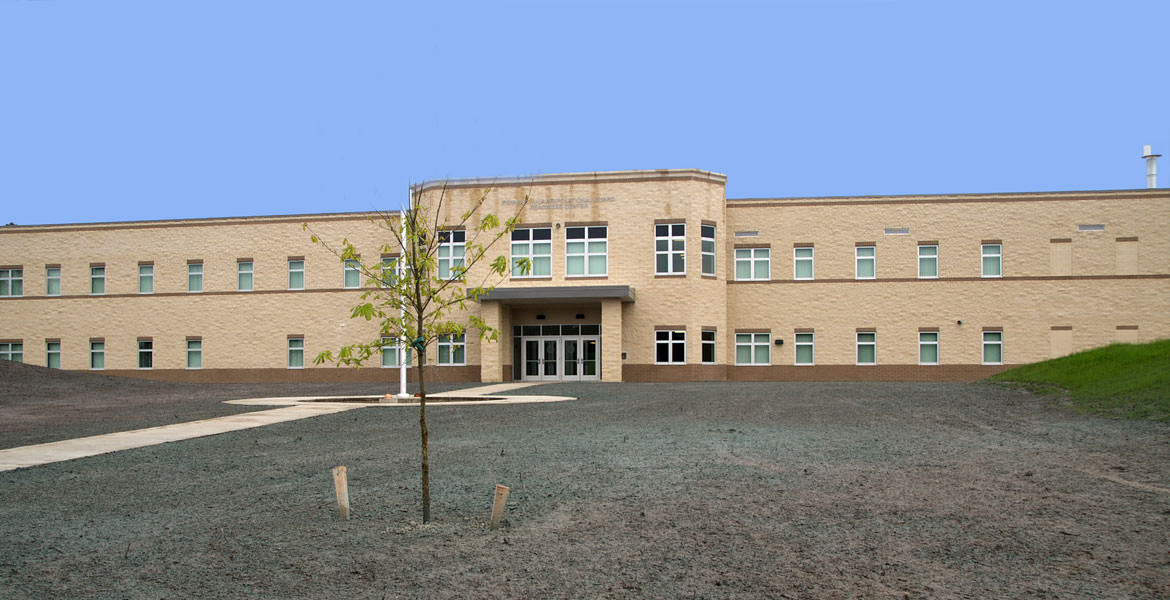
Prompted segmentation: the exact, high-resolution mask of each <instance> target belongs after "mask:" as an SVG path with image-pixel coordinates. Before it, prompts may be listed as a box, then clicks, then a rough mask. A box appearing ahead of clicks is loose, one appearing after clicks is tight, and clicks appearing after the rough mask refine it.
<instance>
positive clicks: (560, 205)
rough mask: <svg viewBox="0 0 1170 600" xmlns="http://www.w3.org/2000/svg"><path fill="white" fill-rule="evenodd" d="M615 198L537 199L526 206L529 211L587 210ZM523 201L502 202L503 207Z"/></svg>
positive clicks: (514, 199)
mask: <svg viewBox="0 0 1170 600" xmlns="http://www.w3.org/2000/svg"><path fill="white" fill-rule="evenodd" d="M616 200H617V198H614V197H613V196H601V197H598V198H538V199H534V200H532V201H531V202H530V203H529V204H528V208H529V209H534V210H566V209H573V208H588V207H590V206H592V205H594V204H602V203H606V202H614V201H616ZM521 202H523V200H519V199H516V198H507V199H505V200H504V201H503V204H504V205H505V206H508V205H515V204H520V203H521Z"/></svg>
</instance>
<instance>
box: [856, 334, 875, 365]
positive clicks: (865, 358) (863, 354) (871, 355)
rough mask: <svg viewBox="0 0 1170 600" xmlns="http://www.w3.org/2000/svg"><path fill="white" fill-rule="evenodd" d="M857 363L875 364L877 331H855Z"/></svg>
mask: <svg viewBox="0 0 1170 600" xmlns="http://www.w3.org/2000/svg"><path fill="white" fill-rule="evenodd" d="M857 364H859V365H876V364H877V333H874V332H872V331H869V332H862V331H858V332H857Z"/></svg>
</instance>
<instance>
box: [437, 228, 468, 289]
mask: <svg viewBox="0 0 1170 600" xmlns="http://www.w3.org/2000/svg"><path fill="white" fill-rule="evenodd" d="M466 241H467V232H465V231H463V230H462V229H458V230H454V231H440V232H439V278H440V279H457V278H459V277H460V276H462V274H463V253H464V248H463V244H464V243H466Z"/></svg>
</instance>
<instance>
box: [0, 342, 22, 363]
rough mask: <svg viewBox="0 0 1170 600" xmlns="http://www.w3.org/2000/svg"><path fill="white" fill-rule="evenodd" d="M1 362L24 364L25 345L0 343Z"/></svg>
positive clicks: (20, 343)
mask: <svg viewBox="0 0 1170 600" xmlns="http://www.w3.org/2000/svg"><path fill="white" fill-rule="evenodd" d="M0 360H10V361H13V362H24V343H23V342H0Z"/></svg>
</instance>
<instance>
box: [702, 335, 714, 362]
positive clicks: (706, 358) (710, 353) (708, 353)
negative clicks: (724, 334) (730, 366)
mask: <svg viewBox="0 0 1170 600" xmlns="http://www.w3.org/2000/svg"><path fill="white" fill-rule="evenodd" d="M700 335H701V336H702V342H703V363H705V364H714V363H715V330H714V329H704V330H703V332H702V333H701V334H700Z"/></svg>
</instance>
